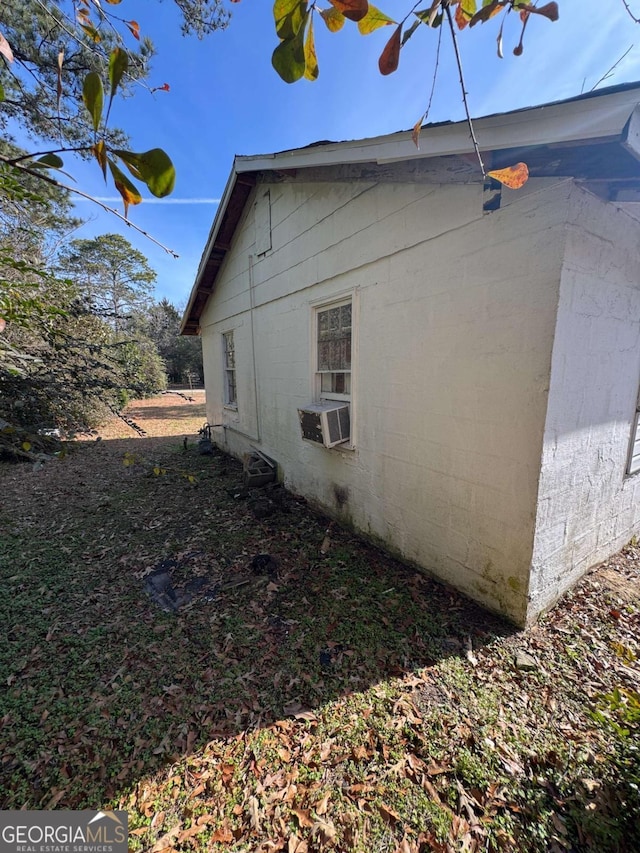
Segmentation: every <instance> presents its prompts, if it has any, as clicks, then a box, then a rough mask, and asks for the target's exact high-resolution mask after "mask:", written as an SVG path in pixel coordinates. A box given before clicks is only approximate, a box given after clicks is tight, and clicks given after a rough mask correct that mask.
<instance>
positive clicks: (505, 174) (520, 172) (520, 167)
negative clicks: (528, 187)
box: [487, 163, 529, 190]
mask: <svg viewBox="0 0 640 853" xmlns="http://www.w3.org/2000/svg"><path fill="white" fill-rule="evenodd" d="M487 174H488V176H489V177H490V178H493V179H494V180H496V181H500V183H501V184H504V185H505V187H509V189H510V190H519V189H520V187H522V186H524V185H525V184H526V183H527V180H528V178H529V167H528V166H527V164H526V163H516V164H515V165H514V166H507V168H506V169H494V170H493V171H491V172H487Z"/></svg>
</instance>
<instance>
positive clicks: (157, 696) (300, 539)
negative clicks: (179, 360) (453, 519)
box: [0, 398, 640, 853]
mask: <svg viewBox="0 0 640 853" xmlns="http://www.w3.org/2000/svg"><path fill="white" fill-rule="evenodd" d="M164 401H166V398H163V400H162V401H157V400H156V401H145V405H144V406H143V405H141V404H136V406H135V409H136V414H135V415H134V417H135V419H136V421H137V422H138V423H140V425H141V426H143V427H144V428H145V429H146V430H147V432H149V433H153V434H154V436H155V437H152V438H147V439H141V438H134V439H127V440H122V439H121V438H120V437H119V436H120V435H121V433H120V426H119V425H116V426H113V425H112V426H111V427H110V430H112V431H113V432H109V431H107V432H105V439H104V440H102V441H100V442H98V443H96V442H84V443H79V444H78V445H75V446H73V447H72V448H71V451H70V453H69V455H68V456H67V458H66V459H65V460H63V461H61V462H56V463H53V464H52V465H51V466H49V467H46V468H45V469H43V470H41V471H39V472H32V471H31V470H30V469H28V468H24V467H18V466H10V467H5V468H4V469H0V479H1V486H2V488H1V489H0V494H1V497H0V525H1V527H0V529H1V530H2V536H1V538H0V573H1V574H0V576H1V579H2V586H3V596H2V599H1V600H0V618H1V619H2V624H3V625H4V626H5V636H4V639H3V641H2V643H1V644H0V683H2V685H3V688H4V693H3V695H2V699H1V700H0V703H1V704H0V724H1V727H0V762H1V764H0V768H1V769H0V807H2V808H5V809H19V808H23V807H28V808H83V807H86V808H98V807H102V808H105V807H113V808H124V809H126V810H127V811H128V813H129V823H130V830H131V837H130V844H131V847H132V849H133V850H134V851H138V850H139V851H142V850H145V851H154V852H155V853H159V851H161V850H166V851H169V850H171V849H176V850H180V851H188V850H197V851H201V850H202V851H204V850H205V849H206V850H210V851H213V853H216V851H223V850H227V851H265V853H266V851H277V850H284V851H287V853H304V851H321V850H336V851H347V850H349V851H350V850H353V851H379V853H383V852H384V851H391V853H395V851H399V853H415V851H429V850H435V851H455V850H469V851H473V850H505V851H529V850H531V851H569V850H594V851H618V850H620V851H637V850H638V849H640V829H639V828H638V827H639V826H640V807H639V805H638V787H637V786H638V784H640V778H639V777H640V770H639V764H640V761H639V756H638V751H637V749H638V727H637V717H634V707H633V696H634V694H633V690H637V689H638V680H639V673H638V662H637V655H638V653H639V651H640V650H639V642H638V641H639V637H640V615H639V614H640V594H639V592H640V571H639V566H640V550H639V549H638V548H637V547H636V546H634V545H632V546H630V547H629V548H628V549H627V550H626V551H625V552H623V554H621V555H619V556H618V557H616V558H614V559H612V560H611V561H609V563H608V564H607V565H606V566H604V567H601V568H600V569H598V570H596V571H595V572H593V573H592V574H590V575H589V577H588V578H586V579H585V580H584V581H583V582H582V583H581V584H580V585H579V586H578V587H577V588H576V589H575V590H574V591H573V592H572V593H570V594H569V595H567V596H566V597H565V599H564V600H563V601H562V602H561V603H560V605H559V606H558V607H557V608H556V609H555V610H554V611H553V612H552V613H551V614H549V615H548V616H547V617H546V618H545V619H543V620H542V621H541V623H540V624H539V625H537V626H535V627H533V628H531V629H530V630H528V631H526V632H521V633H517V632H515V631H514V630H513V629H512V628H510V626H508V625H507V624H505V623H503V622H501V621H500V620H499V619H497V618H495V617H492V616H491V615H489V614H487V613H486V612H485V611H483V610H481V609H480V608H478V607H476V606H475V605H473V604H471V603H470V602H468V601H467V600H466V599H464V598H463V597H462V596H459V595H458V594H456V593H455V592H452V591H451V590H449V589H447V588H446V587H444V586H441V585H439V584H437V583H435V582H433V581H431V580H429V579H428V578H426V577H425V576H423V575H422V574H420V573H419V572H417V571H415V570H413V569H411V568H408V567H406V566H404V565H402V564H400V563H398V562H396V561H394V560H392V559H390V558H389V557H387V556H385V555H384V554H383V553H381V552H380V551H378V550H376V549H374V548H371V547H370V546H368V545H366V544H364V543H362V542H360V541H358V540H357V539H355V538H354V537H353V536H352V535H351V534H350V533H348V532H346V531H341V530H339V529H337V528H334V529H333V530H332V533H331V543H330V547H329V548H328V550H326V553H323V551H324V550H325V549H323V548H322V544H323V540H324V537H325V530H326V527H327V521H326V519H324V518H321V517H319V516H317V515H315V514H313V513H312V512H310V511H309V509H308V508H307V506H306V505H305V503H304V502H303V501H301V500H299V499H296V498H295V497H294V496H291V495H288V494H286V493H285V492H284V491H283V490H281V489H280V488H274V489H272V490H271V491H267V495H268V497H267V498H265V497H264V493H261V497H260V500H256V499H255V496H254V495H253V494H249V495H247V493H246V492H245V490H243V489H242V486H241V481H240V471H239V468H238V466H237V464H236V463H235V462H234V461H233V460H229V459H227V458H225V457H223V456H222V455H219V454H216V455H214V456H213V457H203V456H199V455H198V454H197V452H196V445H195V436H194V435H193V433H194V432H195V430H196V429H197V427H199V426H200V425H201V423H202V421H203V420H204V413H203V412H202V411H196V409H195V406H197V405H199V404H198V403H194V404H189V405H187V404H186V403H183V404H180V403H176V401H175V400H170V401H169V402H164ZM145 409H146V410H147V412H148V414H149V419H148V422H147V420H145V414H144V410H145ZM160 409H162V410H163V411H164V414H163V413H162V412H161V411H159V410H160ZM187 424H189V426H190V429H189V430H187ZM147 427H150V428H147ZM187 431H189V432H190V433H191V437H190V441H189V445H188V449H187V450H186V451H185V450H184V447H183V443H182V436H183V435H184V434H186V432H187ZM162 435H164V438H161V437H160V436H162ZM125 461H126V462H128V463H129V464H124V462H125ZM154 472H155V473H154ZM265 501H266V503H267V506H268V509H269V511H270V512H271V514H270V515H267V516H266V517H265V514H264V511H263V510H264V504H265ZM261 510H262V511H261ZM264 553H268V554H271V555H272V556H273V557H274V558H275V560H274V561H272V562H270V563H268V564H267V565H266V567H263V566H261V565H260V564H258V565H254V564H253V558H254V557H255V556H256V555H258V554H264ZM168 559H169V560H172V561H173V563H172V564H171V578H172V583H173V584H174V586H175V587H176V589H179V590H186V589H188V588H189V584H190V583H192V584H193V583H194V582H195V581H196V580H197V581H198V584H200V585H199V586H198V584H195V586H196V587H197V589H198V590H199V591H197V592H196V593H195V594H194V595H193V597H192V598H191V600H187V601H186V602H185V604H184V605H183V606H182V607H180V608H179V609H178V611H177V612H175V613H174V612H165V611H163V610H162V609H160V608H159V607H158V605H157V603H156V602H155V601H154V600H152V598H151V597H149V596H148V595H147V594H146V593H145V579H146V578H148V575H149V572H150V571H151V570H152V569H154V567H156V566H158V565H159V564H160V563H161V562H162V561H163V560H168ZM202 590H205V591H206V592H207V593H208V594H207V595H205V594H203V593H202ZM470 648H471V650H470ZM518 650H520V651H526V652H528V653H529V654H530V655H531V656H532V657H533V658H534V660H535V668H534V669H531V670H523V669H518V668H517V667H516V666H515V654H516V652H517V651H518ZM616 687H618V688H622V692H621V693H619V694H618V698H619V701H617V702H616V701H615V698H612V697H614V693H613V691H614V689H615V688H616ZM607 695H608V696H609V698H608V699H607V698H606V697H607Z"/></svg>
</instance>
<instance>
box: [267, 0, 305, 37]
mask: <svg viewBox="0 0 640 853" xmlns="http://www.w3.org/2000/svg"><path fill="white" fill-rule="evenodd" d="M273 17H274V20H275V22H276V33H277V34H278V38H280V39H283V40H284V41H287V40H288V39H292V38H294V36H296V35H297V34H298V33H299V32H300V30H301V29H302V27H303V24H304V22H305V19H306V17H307V0H275V3H274V4H273Z"/></svg>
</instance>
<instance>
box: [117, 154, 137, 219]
mask: <svg viewBox="0 0 640 853" xmlns="http://www.w3.org/2000/svg"><path fill="white" fill-rule="evenodd" d="M109 169H110V170H111V174H112V176H113V183H114V184H115V186H116V189H117V190H118V192H119V193H120V195H121V196H122V201H123V203H124V217H125V219H126V218H127V216H128V213H129V205H130V204H140V202H141V201H142V196H141V195H140V193H139V192H138V189H137V187H136V186H135V185H134V184H132V183H131V181H130V180H129V178H128V177H127V176H126V175H125V174H124V172H123V171H122V170H121V169H119V168H118V166H117V165H116V164H115V163H114V162H113V160H109Z"/></svg>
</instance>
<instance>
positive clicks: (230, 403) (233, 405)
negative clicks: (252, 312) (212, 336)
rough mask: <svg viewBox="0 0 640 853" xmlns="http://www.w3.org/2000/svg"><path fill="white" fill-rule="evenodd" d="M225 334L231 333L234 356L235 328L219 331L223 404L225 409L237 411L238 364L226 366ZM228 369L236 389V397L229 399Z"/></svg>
mask: <svg viewBox="0 0 640 853" xmlns="http://www.w3.org/2000/svg"><path fill="white" fill-rule="evenodd" d="M227 335H231V336H232V337H233V352H234V357H235V351H236V339H235V329H227V330H226V331H225V332H222V333H221V336H220V340H221V345H222V382H223V405H224V408H225V409H232V410H233V411H234V412H237V411H238V366H237V363H236V365H235V366H234V367H231V368H230V367H228V366H227V344H226V337H227ZM230 371H233V378H234V382H233V384H234V387H235V391H236V399H235V400H230V399H229V377H228V374H229V372H230Z"/></svg>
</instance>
